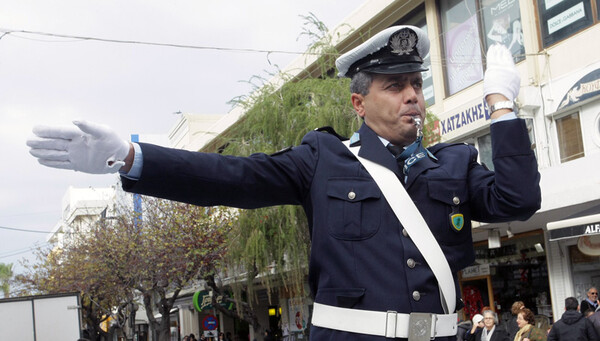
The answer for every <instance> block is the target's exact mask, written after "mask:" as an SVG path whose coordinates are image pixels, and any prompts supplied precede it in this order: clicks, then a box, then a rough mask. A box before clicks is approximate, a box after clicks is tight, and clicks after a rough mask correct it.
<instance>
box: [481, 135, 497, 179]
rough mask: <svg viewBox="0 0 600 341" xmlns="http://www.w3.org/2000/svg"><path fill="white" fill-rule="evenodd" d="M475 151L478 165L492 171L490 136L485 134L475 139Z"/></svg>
mask: <svg viewBox="0 0 600 341" xmlns="http://www.w3.org/2000/svg"><path fill="white" fill-rule="evenodd" d="M477 147H478V148H477V150H478V151H479V163H481V164H483V165H485V166H486V167H487V168H488V169H489V170H492V171H493V170H494V163H493V162H492V135H491V134H485V135H483V136H480V137H478V138H477Z"/></svg>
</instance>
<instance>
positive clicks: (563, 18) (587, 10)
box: [537, 0, 600, 47]
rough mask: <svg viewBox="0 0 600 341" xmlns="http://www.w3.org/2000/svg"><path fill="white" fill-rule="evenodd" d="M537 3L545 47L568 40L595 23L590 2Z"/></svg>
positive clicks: (560, 0)
mask: <svg viewBox="0 0 600 341" xmlns="http://www.w3.org/2000/svg"><path fill="white" fill-rule="evenodd" d="M596 2H597V3H598V2H600V1H598V0H596ZM537 3H538V13H539V17H540V20H539V23H540V32H541V34H542V42H543V46H544V47H547V46H549V45H552V44H554V43H556V42H558V41H559V40H562V39H565V38H568V37H570V36H572V35H573V34H575V33H577V32H579V31H581V30H582V29H584V28H586V27H588V26H591V25H592V24H593V23H594V15H593V13H592V3H591V1H590V0H538V1H537Z"/></svg>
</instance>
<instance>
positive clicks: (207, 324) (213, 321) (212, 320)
mask: <svg viewBox="0 0 600 341" xmlns="http://www.w3.org/2000/svg"><path fill="white" fill-rule="evenodd" d="M202 325H203V326H204V330H216V329H217V327H218V326H219V321H217V318H216V317H214V316H213V315H207V316H206V317H205V318H204V319H203V320H202Z"/></svg>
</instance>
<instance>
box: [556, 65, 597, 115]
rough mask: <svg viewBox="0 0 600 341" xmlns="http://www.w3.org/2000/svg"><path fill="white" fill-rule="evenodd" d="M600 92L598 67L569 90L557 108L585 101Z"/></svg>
mask: <svg viewBox="0 0 600 341" xmlns="http://www.w3.org/2000/svg"><path fill="white" fill-rule="evenodd" d="M599 94H600V69H596V70H594V71H592V72H590V73H588V74H587V75H585V76H583V77H582V78H581V79H580V80H578V81H577V82H575V84H574V85H573V86H572V87H571V89H569V91H567V93H566V94H565V96H564V97H563V99H562V100H561V101H560V104H559V105H558V109H557V110H561V109H564V108H566V107H569V106H572V105H574V104H577V103H580V102H583V101H585V100H586V99H589V98H592V97H594V96H597V95H599Z"/></svg>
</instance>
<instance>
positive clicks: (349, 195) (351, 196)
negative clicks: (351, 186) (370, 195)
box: [348, 191, 356, 200]
mask: <svg viewBox="0 0 600 341" xmlns="http://www.w3.org/2000/svg"><path fill="white" fill-rule="evenodd" d="M354 198H356V193H354V192H352V191H350V193H348V199H350V200H354Z"/></svg>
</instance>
